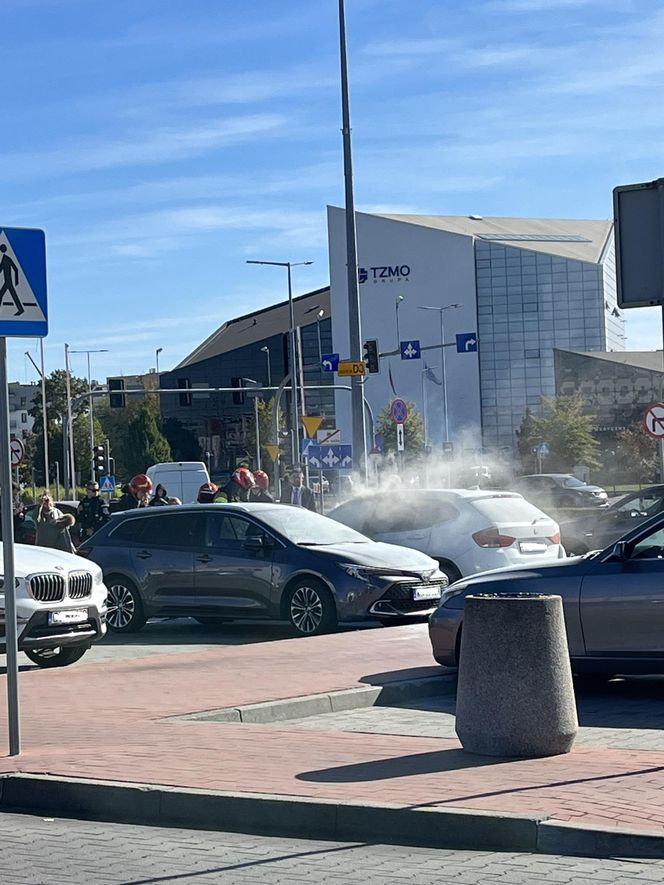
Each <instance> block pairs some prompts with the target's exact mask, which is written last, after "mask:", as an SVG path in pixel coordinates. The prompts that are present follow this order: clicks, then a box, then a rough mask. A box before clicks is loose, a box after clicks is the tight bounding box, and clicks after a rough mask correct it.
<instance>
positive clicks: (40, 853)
mask: <svg viewBox="0 0 664 885" xmlns="http://www.w3.org/2000/svg"><path fill="white" fill-rule="evenodd" d="M0 846H1V847H0V863H1V864H2V871H3V881H5V882H10V883H12V885H61V883H62V882H67V883H68V885H89V883H91V882H94V883H95V885H156V883H158V882H162V883H168V882H173V883H178V882H182V883H187V885H203V883H208V885H210V883H214V882H233V883H235V882H238V883H250V882H254V883H265V882H270V883H279V882H283V883H288V885H290V883H293V882H334V883H336V885H341V883H344V882H347V883H355V885H357V883H362V885H365V883H367V882H371V883H374V885H381V883H384V885H392V883H394V885H396V883H401V885H438V883H440V882H455V883H459V885H487V883H494V882H495V883H501V885H532V883H535V882H547V883H551V882H555V883H560V885H582V883H590V882H592V883H595V885H600V883H607V885H608V883H611V885H637V883H646V882H651V883H657V882H662V881H663V880H664V861H661V860H637V861H634V860H631V861H623V860H618V859H610V860H609V859H606V858H602V859H601V860H595V859H591V858H582V857H556V856H545V855H542V856H537V857H533V855H531V854H514V853H507V852H486V851H449V850H440V849H427V848H404V847H403V846H396V845H374V844H362V843H360V844H358V843H343V842H322V841H315V842H314V841H304V840H300V839H284V838H270V837H259V836H244V835H239V834H236V833H209V832H192V831H191V830H180V829H172V828H164V827H140V826H128V825H126V824H108V823H95V822H94V821H77V820H61V819H55V820H54V819H43V818H39V817H32V816H29V815H13V814H4V815H0Z"/></svg>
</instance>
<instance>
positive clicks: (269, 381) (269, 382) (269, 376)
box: [261, 344, 272, 387]
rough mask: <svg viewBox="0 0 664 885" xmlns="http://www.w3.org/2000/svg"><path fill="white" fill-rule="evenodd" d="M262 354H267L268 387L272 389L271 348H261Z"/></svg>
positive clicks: (265, 346) (264, 346) (265, 345)
mask: <svg viewBox="0 0 664 885" xmlns="http://www.w3.org/2000/svg"><path fill="white" fill-rule="evenodd" d="M261 353H264V354H265V360H266V362H267V386H268V387H272V365H271V363H270V348H269V347H268V346H267V344H264V345H263V346H262V347H261Z"/></svg>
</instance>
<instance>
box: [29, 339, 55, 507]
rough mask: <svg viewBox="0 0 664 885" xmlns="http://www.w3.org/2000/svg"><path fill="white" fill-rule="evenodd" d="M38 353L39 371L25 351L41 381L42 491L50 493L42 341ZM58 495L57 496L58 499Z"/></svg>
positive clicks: (40, 340)
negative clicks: (39, 358)
mask: <svg viewBox="0 0 664 885" xmlns="http://www.w3.org/2000/svg"><path fill="white" fill-rule="evenodd" d="M39 352H40V357H41V360H40V361H41V369H40V368H39V366H38V365H37V363H36V362H35V361H34V360H33V358H32V355H31V354H30V352H29V351H27V350H26V351H25V355H26V356H27V358H28V359H29V360H30V362H31V363H32V365H33V366H34V367H35V369H36V370H37V374H38V375H39V377H40V379H41V395H42V432H43V434H44V489H45V491H46V492H49V491H50V486H51V478H50V468H49V463H48V415H47V413H46V409H47V405H46V372H45V371H44V339H43V338H40V339H39ZM59 497H60V495H59V494H58V498H59Z"/></svg>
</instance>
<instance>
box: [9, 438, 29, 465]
mask: <svg viewBox="0 0 664 885" xmlns="http://www.w3.org/2000/svg"><path fill="white" fill-rule="evenodd" d="M9 452H10V454H11V458H12V467H18V465H19V464H20V463H21V461H22V460H23V458H24V457H25V447H24V445H23V443H22V442H21V440H20V439H10V440H9Z"/></svg>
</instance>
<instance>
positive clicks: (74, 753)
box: [0, 626, 664, 834]
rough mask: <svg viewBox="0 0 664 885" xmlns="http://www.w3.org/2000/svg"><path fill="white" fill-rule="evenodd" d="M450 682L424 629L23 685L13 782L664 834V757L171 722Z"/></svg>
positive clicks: (226, 651)
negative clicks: (542, 752)
mask: <svg viewBox="0 0 664 885" xmlns="http://www.w3.org/2000/svg"><path fill="white" fill-rule="evenodd" d="M439 672H440V671H439V668H436V667H432V666H431V657H430V650H429V643H428V640H427V636H426V628H425V627H424V626H411V627H403V628H394V629H390V630H375V631H367V632H363V633H361V634H356V633H344V634H337V635H332V636H322V637H315V638H311V639H297V640H288V641H277V642H268V643H262V644H260V645H245V646H241V647H235V648H231V647H224V648H218V649H206V650H204V651H193V652H190V653H184V654H168V655H163V656H162V655H152V656H150V657H145V658H141V659H134V660H122V661H118V662H115V663H110V662H103V663H99V664H95V663H90V664H86V663H85V662H82V663H81V664H80V665H77V666H75V667H71V668H67V669H63V670H53V671H30V672H27V673H24V674H21V699H22V716H23V747H24V752H23V755H22V756H21V757H19V758H18V759H10V758H7V757H5V758H3V759H0V771H5V772H9V771H24V772H31V773H48V774H54V775H64V776H69V777H83V778H97V779H102V780H111V781H125V782H135V783H146V784H162V785H171V786H181V787H186V788H205V789H211V790H221V791H239V792H248V793H273V794H278V795H297V796H310V797H319V798H326V799H334V800H342V801H361V802H384V803H394V804H397V805H405V806H432V807H433V806H441V807H445V808H466V809H480V810H492V811H502V812H513V813H517V814H537V815H544V816H548V817H550V818H553V819H555V820H559V821H574V822H578V823H583V824H588V825H601V826H603V827H609V828H615V827H621V828H622V827H625V828H633V829H637V830H641V831H648V832H656V833H663V834H664V751H662V750H661V749H625V748H617V747H594V746H588V745H583V744H580V745H579V746H578V748H577V749H575V750H574V751H573V752H572V753H571V754H569V755H567V756H558V757H554V758H551V759H540V760H519V761H508V760H499V759H486V758H483V757H472V756H468V755H466V754H464V753H463V751H462V750H461V749H460V747H459V744H458V742H457V741H456V739H454V738H452V737H449V736H448V737H436V736H433V737H432V736H418V735H410V734H405V735H391V734H383V733H371V734H366V733H358V732H349V731H342V730H339V729H338V726H335V727H328V728H327V729H325V730H318V731H311V730H309V728H308V727H305V726H302V727H294V726H293V724H292V723H289V722H283V723H279V724H278V725H277V726H263V725H255V726H254V725H240V724H232V723H229V724H218V723H214V722H205V721H186V720H181V719H177V718H172V717H178V716H182V715H183V714H186V713H192V712H197V711H201V710H212V709H218V708H220V707H227V706H234V705H243V704H250V703H259V702H263V701H269V700H276V699H279V698H286V697H295V696H301V695H310V694H315V693H323V692H330V691H339V690H342V689H350V688H354V687H361V686H366V685H377V684H378V685H380V684H386V683H389V682H396V681H400V680H403V679H408V678H416V677H422V676H426V675H435V674H437V673H439ZM5 710H6V704H5V701H4V698H0V711H1V713H2V715H3V716H4V714H5ZM0 729H2V730H1V731H0V733H3V734H4V733H6V726H5V725H4V723H3V722H2V720H0ZM441 731H442V730H441Z"/></svg>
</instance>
